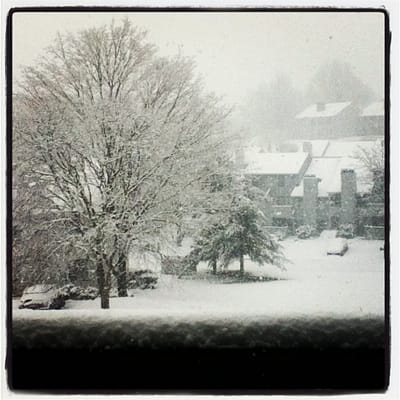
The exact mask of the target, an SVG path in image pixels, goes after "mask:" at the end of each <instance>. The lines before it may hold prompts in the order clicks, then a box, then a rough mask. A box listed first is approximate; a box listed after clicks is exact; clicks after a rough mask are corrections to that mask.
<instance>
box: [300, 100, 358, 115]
mask: <svg viewBox="0 0 400 400" xmlns="http://www.w3.org/2000/svg"><path fill="white" fill-rule="evenodd" d="M350 104H351V102H350V101H344V102H339V103H324V109H323V110H320V111H319V110H318V104H317V103H315V104H311V105H310V106H308V107H307V108H306V109H305V110H303V111H302V112H301V113H299V114H297V115H296V118H297V119H303V118H327V117H333V116H335V115H338V114H339V113H341V112H342V111H343V110H344V109H345V108H346V107H348V106H349V105H350Z"/></svg>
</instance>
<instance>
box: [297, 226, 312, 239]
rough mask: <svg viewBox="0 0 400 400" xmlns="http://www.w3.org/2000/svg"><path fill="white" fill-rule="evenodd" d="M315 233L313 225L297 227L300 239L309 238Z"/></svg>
mask: <svg viewBox="0 0 400 400" xmlns="http://www.w3.org/2000/svg"><path fill="white" fill-rule="evenodd" d="M315 234H316V230H315V228H313V227H312V226H311V225H301V226H299V227H298V228H297V229H296V236H297V237H298V238H299V239H308V238H310V237H311V236H314V235H315Z"/></svg>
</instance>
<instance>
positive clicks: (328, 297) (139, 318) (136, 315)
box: [13, 238, 384, 348]
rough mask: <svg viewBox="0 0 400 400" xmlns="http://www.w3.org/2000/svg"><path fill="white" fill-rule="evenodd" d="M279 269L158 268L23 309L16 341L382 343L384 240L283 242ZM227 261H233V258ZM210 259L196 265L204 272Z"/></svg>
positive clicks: (82, 344)
mask: <svg viewBox="0 0 400 400" xmlns="http://www.w3.org/2000/svg"><path fill="white" fill-rule="evenodd" d="M282 244H283V246H284V249H285V250H284V251H285V255H286V257H287V258H288V259H290V260H291V262H290V263H288V264H287V269H286V270H285V271H282V270H279V269H277V268H276V267H273V266H262V267H261V266H257V265H254V264H252V263H251V262H250V261H249V260H246V262H245V268H246V270H247V271H252V272H253V273H255V274H258V275H259V276H261V275H263V276H267V277H269V278H272V279H271V280H269V281H262V282H261V281H260V282H249V283H229V284H228V283H217V282H208V281H206V280H204V279H198V280H197V279H196V280H195V279H178V278H176V277H173V276H168V275H162V276H161V278H160V282H159V285H158V287H157V288H156V289H154V290H139V289H138V290H135V291H134V292H133V295H134V296H133V297H127V298H117V297H115V298H112V299H111V308H110V309H109V310H101V309H100V301H99V299H96V300H86V301H72V300H69V301H67V304H66V308H65V309H63V310H48V311H35V310H19V309H18V308H17V307H18V301H17V300H14V311H13V321H14V322H13V327H14V329H13V337H14V344H15V345H16V346H22V347H28V348H34V347H39V348H40V347H46V346H50V347H52V348H58V347H79V348H99V347H100V348H110V346H111V347H112V348H126V347H128V346H140V347H153V348H159V347H162V346H163V345H165V344H167V345H169V346H174V347H175V346H189V347H190V346H200V347H215V346H217V347H221V346H228V347H229V346H239V347H240V346H243V347H249V346H250V347H257V346H258V347H279V346H283V347H289V348H292V347H296V346H303V347H304V346H312V347H315V346H317V347H326V346H350V347H352V346H353V347H354V346H356V347H368V346H377V347H380V346H382V345H383V340H384V339H383V337H384V336H383V335H384V330H383V316H384V259H383V257H384V255H383V251H381V250H380V247H382V246H383V242H382V241H367V240H362V239H353V240H349V251H348V252H347V253H346V254H345V255H344V256H343V257H341V256H332V255H331V256H327V255H326V250H325V249H326V247H327V239H325V238H317V239H310V240H295V239H288V240H285V241H284V242H282ZM231 268H232V269H235V268H238V265H232V266H231ZM206 270H207V268H206V266H204V265H203V266H200V268H199V275H200V276H204V274H205V273H206Z"/></svg>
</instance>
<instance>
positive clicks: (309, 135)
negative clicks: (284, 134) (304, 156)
mask: <svg viewBox="0 0 400 400" xmlns="http://www.w3.org/2000/svg"><path fill="white" fill-rule="evenodd" d="M359 115H360V110H359V108H358V107H357V106H355V105H354V104H353V103H351V102H350V101H344V102H336V103H323V102H320V103H315V104H311V105H310V106H308V107H307V108H306V109H305V110H303V111H302V112H300V113H299V114H297V115H296V116H295V121H294V126H293V136H294V137H295V138H298V139H333V138H337V137H347V136H355V135H356V134H357V127H358V125H359Z"/></svg>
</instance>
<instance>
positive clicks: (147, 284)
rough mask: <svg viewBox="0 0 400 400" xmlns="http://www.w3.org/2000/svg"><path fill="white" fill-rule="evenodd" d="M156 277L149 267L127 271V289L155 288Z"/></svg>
mask: <svg viewBox="0 0 400 400" xmlns="http://www.w3.org/2000/svg"><path fill="white" fill-rule="evenodd" d="M157 283H158V277H157V275H155V273H154V272H153V271H151V270H149V269H140V270H137V271H129V272H128V289H155V288H156V286H157Z"/></svg>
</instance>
